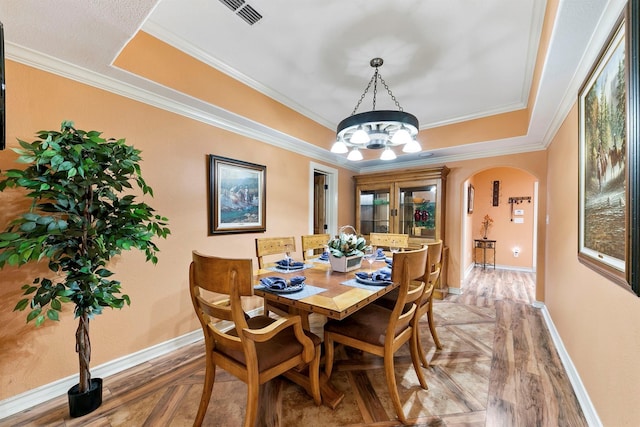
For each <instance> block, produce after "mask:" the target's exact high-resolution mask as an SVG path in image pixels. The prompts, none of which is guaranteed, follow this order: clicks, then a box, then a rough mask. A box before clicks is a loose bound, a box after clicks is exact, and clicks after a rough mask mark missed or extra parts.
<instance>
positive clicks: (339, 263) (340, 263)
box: [329, 253, 362, 273]
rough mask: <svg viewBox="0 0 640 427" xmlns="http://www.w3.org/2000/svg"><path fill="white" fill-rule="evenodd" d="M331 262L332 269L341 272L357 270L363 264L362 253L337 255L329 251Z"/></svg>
mask: <svg viewBox="0 0 640 427" xmlns="http://www.w3.org/2000/svg"><path fill="white" fill-rule="evenodd" d="M329 263H331V269H332V270H333V271H338V272H340V273H346V272H348V271H351V270H357V269H359V268H360V267H361V266H362V255H352V256H343V257H340V258H338V257H335V256H333V254H331V253H329Z"/></svg>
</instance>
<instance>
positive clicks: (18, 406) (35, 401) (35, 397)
mask: <svg viewBox="0 0 640 427" xmlns="http://www.w3.org/2000/svg"><path fill="white" fill-rule="evenodd" d="M248 314H249V315H250V316H252V317H253V316H255V315H258V314H262V307H260V308H256V309H253V310H251V311H249V312H248ZM218 327H219V328H220V329H221V330H228V329H229V328H231V327H232V325H231V324H227V323H225V322H220V323H219V324H218ZM201 339H204V336H203V334H202V329H198V330H195V331H193V332H189V333H187V334H185V335H182V336H179V337H176V338H173V339H170V340H168V341H165V342H163V343H160V344H156V345H154V346H151V347H149V348H145V349H143V350H140V351H137V352H135V353H131V354H128V355H126V356H123V357H120V358H118V359H114V360H111V361H109V362H107V363H104V364H102V365H99V366H96V367H95V368H91V376H92V377H95V378H106V377H108V376H111V375H115V374H117V373H120V372H122V371H124V370H126V369H129V368H132V367H134V366H136V365H139V364H141V363H144V362H147V361H149V360H152V359H155V358H157V357H160V356H162V355H164V354H167V353H170V352H172V351H176V350H178V349H180V348H182V347H184V346H186V345H189V344H192V343H194V342H196V341H199V340H201ZM77 383H78V375H77V374H76V375H71V376H68V377H66V378H61V379H59V380H56V381H54V382H52V383H49V384H45V385H43V386H40V387H36V388H34V389H32V390H28V391H25V392H24V393H21V394H18V395H15V396H12V397H9V398H8V399H5V400H2V401H0V414H1V415H0V416H1V417H8V416H9V415H13V414H17V413H18V412H20V411H24V410H25V409H29V408H31V407H33V406H36V405H39V404H41V403H44V402H46V401H48V400H51V399H54V398H56V397H59V396H63V395H65V394H66V393H67V390H69V389H70V388H71V387H73V386H74V385H76V384H77ZM0 419H1V418H0Z"/></svg>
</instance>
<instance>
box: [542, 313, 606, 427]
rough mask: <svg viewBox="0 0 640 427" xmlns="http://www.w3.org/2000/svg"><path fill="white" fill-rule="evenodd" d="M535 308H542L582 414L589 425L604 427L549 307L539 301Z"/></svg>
mask: <svg viewBox="0 0 640 427" xmlns="http://www.w3.org/2000/svg"><path fill="white" fill-rule="evenodd" d="M533 306H534V307H537V308H540V310H541V311H542V317H543V318H544V321H545V323H546V324H547V328H549V333H550V334H551V339H552V340H553V343H554V344H555V346H556V349H557V350H558V355H559V356H560V360H561V361H562V364H563V365H564V369H565V370H566V371H567V375H568V376H569V381H571V385H572V386H573V391H574V392H575V393H576V397H577V398H578V402H579V403H580V407H581V408H582V412H583V413H584V416H585V418H586V419H587V423H588V425H589V426H593V427H602V422H601V421H600V417H598V413H597V412H596V408H595V407H594V406H593V403H592V402H591V399H590V398H589V394H588V393H587V390H586V389H585V388H584V384H582V380H581V379H580V375H579V374H578V371H577V370H576V367H575V366H574V365H573V362H572V361H571V357H569V353H567V349H566V348H565V347H564V344H563V342H562V339H561V338H560V334H559V333H558V330H557V329H556V327H555V325H554V324H553V320H551V315H550V314H549V310H547V306H546V305H545V304H544V303H543V302H539V301H536V302H535V303H534V304H533Z"/></svg>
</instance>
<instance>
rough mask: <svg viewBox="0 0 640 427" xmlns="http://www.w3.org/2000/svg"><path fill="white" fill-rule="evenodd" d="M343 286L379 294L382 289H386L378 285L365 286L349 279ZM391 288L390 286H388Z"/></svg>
mask: <svg viewBox="0 0 640 427" xmlns="http://www.w3.org/2000/svg"><path fill="white" fill-rule="evenodd" d="M340 284H341V285H347V286H353V287H354V288H361V289H366V290H368V291H372V292H378V291H379V290H380V289H382V288H384V286H378V285H365V284H364V283H360V282H358V281H357V280H356V279H349V280H347V281H346V282H342V283H340ZM387 286H389V285H387Z"/></svg>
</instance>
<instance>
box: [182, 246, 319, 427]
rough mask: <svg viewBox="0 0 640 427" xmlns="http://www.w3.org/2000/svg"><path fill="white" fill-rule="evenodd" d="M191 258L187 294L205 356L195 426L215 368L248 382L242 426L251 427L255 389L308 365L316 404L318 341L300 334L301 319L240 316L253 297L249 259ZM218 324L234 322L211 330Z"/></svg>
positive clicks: (205, 405)
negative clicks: (247, 298) (244, 303)
mask: <svg viewBox="0 0 640 427" xmlns="http://www.w3.org/2000/svg"><path fill="white" fill-rule="evenodd" d="M192 257H193V258H192V262H191V265H190V266H189V291H190V294H191V301H192V303H193V307H194V309H195V312H196V315H197V316H198V319H199V320H200V324H201V325H202V330H203V332H204V338H205V354H206V371H205V384H204V388H203V392H202V397H201V399H200V406H199V407H198V413H197V415H196V420H195V421H194V426H200V425H202V422H203V420H204V417H205V415H206V412H207V408H208V406H209V400H210V399H211V393H212V389H213V383H214V381H215V370H216V366H218V367H220V368H222V369H224V370H225V371H227V372H229V373H230V374H232V375H235V376H236V377H238V378H239V379H240V380H242V381H244V382H245V383H247V386H248V387H247V388H248V393H247V414H246V416H245V423H244V425H245V427H249V426H253V425H254V424H255V421H256V415H257V408H258V396H259V386H260V384H264V383H265V382H267V381H269V380H271V379H272V378H274V377H276V376H278V375H281V374H284V375H288V374H289V371H290V370H292V369H294V368H298V367H304V366H305V365H307V364H308V363H309V362H312V363H311V366H310V367H309V370H308V372H309V373H308V375H309V378H308V380H306V381H305V382H304V384H305V385H307V388H308V389H309V391H310V394H312V396H313V398H314V401H315V402H316V404H317V405H319V404H320V399H321V398H320V386H319V376H318V370H319V365H320V348H319V344H320V339H319V338H318V337H315V336H313V334H311V333H309V334H308V335H307V334H306V333H305V332H304V330H303V329H302V322H301V319H300V316H291V317H288V318H282V319H277V320H276V319H272V318H269V317H267V316H256V317H254V318H250V317H249V316H248V315H247V314H246V313H245V312H244V311H243V309H242V301H241V297H242V296H251V295H253V267H252V260H251V259H227V258H219V257H213V256H206V255H202V254H200V253H198V252H196V251H194V252H193V254H192ZM211 293H215V294H217V295H216V296H214V294H211ZM219 294H223V295H222V297H220V295H219ZM214 298H215V300H214V301H211V300H212V299H214ZM218 320H226V321H230V322H233V324H234V327H233V328H231V329H229V330H226V331H225V330H222V329H221V328H219V327H217V325H216V323H217V322H218ZM312 336H313V337H314V338H315V339H316V341H317V343H314V342H313V340H312V338H311V337H312Z"/></svg>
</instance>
